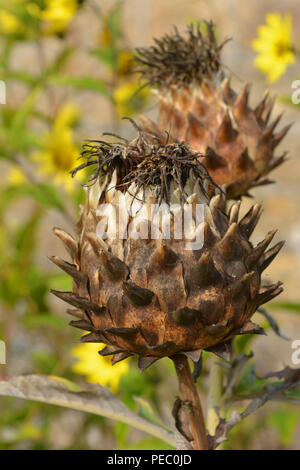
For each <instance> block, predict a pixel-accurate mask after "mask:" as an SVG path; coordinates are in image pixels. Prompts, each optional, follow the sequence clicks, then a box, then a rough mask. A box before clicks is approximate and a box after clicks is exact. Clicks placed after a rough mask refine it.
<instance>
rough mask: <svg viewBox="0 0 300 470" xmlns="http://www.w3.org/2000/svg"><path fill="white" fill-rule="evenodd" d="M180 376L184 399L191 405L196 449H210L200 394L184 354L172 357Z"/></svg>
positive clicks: (192, 430) (191, 420)
mask: <svg viewBox="0 0 300 470" xmlns="http://www.w3.org/2000/svg"><path fill="white" fill-rule="evenodd" d="M172 360H173V362H174V365H175V370H176V374H177V378H178V383H179V389H180V392H181V394H182V397H183V399H184V401H186V402H188V403H189V404H190V406H191V412H190V413H189V427H190V431H191V434H192V436H193V448H194V450H205V449H206V450H207V449H209V445H208V438H207V434H206V429H205V423H204V416H203V412H202V407H201V403H200V399H199V395H198V392H197V389H196V386H195V382H194V380H193V377H192V374H191V370H190V366H189V363H188V359H187V358H186V357H185V356H183V355H178V356H174V357H172Z"/></svg>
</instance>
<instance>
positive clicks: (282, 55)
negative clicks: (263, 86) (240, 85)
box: [251, 13, 295, 82]
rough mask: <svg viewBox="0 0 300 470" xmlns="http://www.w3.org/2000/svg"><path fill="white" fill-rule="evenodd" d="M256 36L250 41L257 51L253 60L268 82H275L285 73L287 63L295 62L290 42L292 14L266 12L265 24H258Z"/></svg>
mask: <svg viewBox="0 0 300 470" xmlns="http://www.w3.org/2000/svg"><path fill="white" fill-rule="evenodd" d="M257 33H258V37H257V38H256V39H254V40H253V41H252V43H251V45H252V48H253V49H254V50H255V51H256V52H258V53H259V55H258V56H257V57H256V58H255V60H254V65H255V67H257V68H259V69H260V70H261V71H262V72H263V73H264V74H266V75H267V79H268V81H270V82H275V81H277V80H279V78H280V77H281V76H282V75H283V74H284V73H285V71H286V68H287V67H288V65H291V64H293V63H294V62H295V55H294V53H293V44H292V16H291V15H289V14H286V15H284V16H281V15H280V13H268V14H267V15H266V24H265V25H261V26H259V28H258V30H257Z"/></svg>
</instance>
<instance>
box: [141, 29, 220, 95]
mask: <svg viewBox="0 0 300 470" xmlns="http://www.w3.org/2000/svg"><path fill="white" fill-rule="evenodd" d="M226 42H227V41H224V42H222V43H220V44H218V42H217V39H216V36H215V26H214V24H213V23H212V22H211V21H210V22H207V21H202V22H200V23H198V24H197V25H196V26H195V25H192V24H191V25H189V26H188V27H187V30H186V34H185V35H182V34H180V33H179V31H178V29H177V28H176V27H174V31H173V33H172V34H165V35H164V36H163V37H162V38H160V39H154V43H155V44H154V45H153V46H150V47H148V48H147V47H143V48H138V49H137V50H136V60H137V62H138V63H139V64H140V69H139V72H140V73H141V74H142V76H143V78H144V79H145V80H146V81H147V82H148V83H149V84H150V85H152V86H158V87H168V86H172V85H175V86H176V87H178V86H180V85H188V84H190V83H191V82H193V81H195V82H197V83H201V82H203V81H206V80H212V79H213V77H214V75H215V74H217V73H218V72H220V71H221V70H222V64H221V58H220V54H221V50H222V48H223V46H224V44H225V43H226Z"/></svg>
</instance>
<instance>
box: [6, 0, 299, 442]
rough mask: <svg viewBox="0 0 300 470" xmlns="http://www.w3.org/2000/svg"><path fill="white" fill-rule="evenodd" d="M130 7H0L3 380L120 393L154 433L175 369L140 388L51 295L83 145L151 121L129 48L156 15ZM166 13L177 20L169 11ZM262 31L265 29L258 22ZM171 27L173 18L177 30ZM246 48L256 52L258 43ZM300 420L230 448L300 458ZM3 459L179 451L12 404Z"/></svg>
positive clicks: (271, 417) (150, 375)
mask: <svg viewBox="0 0 300 470" xmlns="http://www.w3.org/2000/svg"><path fill="white" fill-rule="evenodd" d="M125 3H126V2H122V1H119V2H115V1H109V2H107V1H106V2H101V1H92V0H81V1H79V0H78V1H77V0H28V1H26V0H0V33H1V38H0V79H1V80H3V81H4V82H5V84H6V92H7V102H6V104H5V105H0V106H1V114H0V166H1V172H2V178H1V183H0V219H1V224H0V259H1V270H0V339H2V338H3V339H4V340H5V342H6V345H7V364H6V365H0V373H1V375H3V376H9V375H16V374H20V373H37V374H51V375H60V376H63V377H66V378H69V379H71V380H75V381H77V382H80V381H81V380H84V377H85V378H86V380H88V381H90V382H96V383H97V382H98V383H100V384H102V385H105V386H108V387H110V388H111V390H112V391H113V392H114V393H117V394H118V396H119V397H120V398H121V399H122V400H123V401H124V402H125V403H126V404H127V406H129V407H130V408H131V409H133V410H135V411H138V412H139V413H140V414H141V415H142V416H144V417H146V418H147V419H149V420H150V421H153V422H158V421H157V420H159V418H158V416H160V417H161V418H162V419H163V421H164V422H166V423H169V424H170V419H171V418H170V403H172V402H173V400H174V396H175V395H176V394H177V393H178V392H177V385H176V378H175V376H174V372H173V368H172V365H171V363H169V362H170V361H167V360H162V361H159V363H158V365H156V364H155V365H154V366H152V367H151V368H150V369H148V370H147V371H146V372H144V373H143V374H140V372H139V371H138V369H137V367H136V363H135V360H134V359H133V360H130V361H129V360H127V361H124V362H123V363H121V364H118V365H117V366H114V367H111V365H110V363H109V362H108V360H107V359H106V358H101V357H100V356H98V355H97V352H96V351H95V348H96V349H97V348H98V346H95V345H89V344H85V345H79V346H78V345H77V346H75V347H74V345H75V344H76V342H78V339H79V333H77V332H76V331H75V332H74V331H73V329H72V328H69V327H68V326H67V319H66V316H65V315H64V306H63V305H62V304H61V303H60V302H59V301H55V299H52V298H51V297H50V295H49V290H50V289H51V288H54V289H63V290H67V289H69V288H70V279H69V278H68V276H67V275H64V274H60V273H58V271H57V269H55V268H53V267H52V266H51V265H50V262H48V261H47V259H46V255H51V254H53V252H56V253H57V252H58V250H59V249H60V247H59V248H58V244H57V245H56V241H55V240H53V238H54V237H52V233H51V228H52V226H53V225H60V226H62V227H63V228H65V229H68V228H70V230H72V226H74V221H76V218H77V215H78V210H79V204H80V203H81V202H82V201H83V200H84V190H83V188H82V186H81V183H82V181H83V180H85V178H86V175H84V174H82V175H81V177H82V180H79V179H78V178H77V177H76V179H72V178H71V176H70V171H71V170H72V169H73V168H74V166H75V162H76V159H77V158H78V155H79V149H80V146H81V143H82V141H83V139H85V138H98V137H97V136H100V135H101V133H102V132H104V131H111V132H119V131H120V129H121V130H123V127H120V126H122V124H120V118H121V117H124V116H133V117H134V116H136V115H137V114H138V113H139V112H140V111H142V110H143V111H146V112H147V111H149V110H150V111H149V112H150V113H151V109H152V108H151V106H152V104H153V100H151V98H150V92H149V89H148V88H147V87H146V86H145V84H144V83H141V82H140V81H139V80H138V79H137V77H136V76H135V74H134V73H133V70H134V59H133V53H132V49H133V47H134V46H139V45H140V44H134V43H130V41H129V40H128V33H130V29H131V23H130V20H131V21H132V22H133V21H140V28H143V27H145V21H146V20H147V14H149V4H151V3H153V4H154V3H155V2H152V0H151V1H150V0H149V2H148V4H147V5H146V3H145V2H140V6H138V3H137V2H135V3H134V2H131V3H132V5H131V6H130V8H129V9H128V10H127V13H126V15H125V14H124V11H123V10H124V5H125ZM203 3H210V2H196V1H192V0H190V1H187V2H181V7H182V8H183V4H188V5H189V7H190V9H189V11H188V12H186V14H185V15H184V16H185V17H184V18H182V17H181V18H179V16H178V15H179V13H178V15H177V16H178V21H179V20H180V21H184V23H185V22H187V21H191V20H193V21H194V20H195V21H196V20H198V19H199V18H201V17H202V13H201V8H200V4H201V5H202V4H203ZM287 3H288V2H287ZM177 4H180V2H178V1H177V2H176V5H177ZM227 4H228V2H224V14H226V8H225V6H226V5H227ZM141 5H142V6H141ZM168 5H169V9H170V8H171V5H172V3H169V4H168ZM135 7H136V9H137V11H136V12H134V11H133V10H134V8H135ZM156 7H157V6H156ZM157 8H158V7H157ZM164 8H165V7H164V6H162V7H161V15H162V17H164V16H165V9H164ZM158 9H159V8H158ZM128 11H129V14H128ZM130 13H131V14H132V18H130ZM208 13H209V11H208ZM139 14H140V15H144V16H139ZM261 19H263V16H262V15H260V16H259V19H257V22H259V21H261ZM173 20H174V21H175V20H176V17H175V14H174V12H172V15H171V19H170V20H168V21H169V23H170V21H173ZM90 22H91V23H92V30H93V34H92V35H90V34H88V33H89V31H88V30H89V26H90ZM258 24H259V23H257V26H258ZM163 27H164V28H165V27H166V23H163V26H161V28H163ZM158 29H159V28H158ZM161 32H165V31H164V30H163V29H161V30H160V31H159V33H161ZM145 34H146V29H145ZM129 35H130V34H129ZM86 36H88V39H86ZM275 36H276V35H275ZM150 39H151V38H147V40H150ZM252 39H253V38H252ZM264 40H265V38H264ZM256 46H257V47H258V49H259V48H260V46H259V44H258V43H256ZM247 47H248V48H249V49H251V41H250V40H249V41H248V43H247ZM257 47H256V49H257ZM258 49H257V50H258ZM264 51H265V49H264ZM288 63H289V64H290V63H292V60H291V56H289V61H287V64H286V65H288ZM259 64H261V62H259V63H258V65H259ZM282 70H283V71H282V74H283V73H284V71H285V70H284V68H283V69H282ZM262 71H263V73H266V70H265V69H264V70H262ZM278 74H279V72H278ZM279 75H280V74H279ZM279 75H278V77H277V78H278V79H279ZM298 78H299V77H298ZM286 101H288V98H286ZM99 116H100V120H99ZM273 218H274V214H273ZM276 279H277V278H276ZM276 307H277V310H279V309H280V311H281V310H283V311H291V312H293V315H295V316H298V315H299V312H300V305H299V304H298V303H297V299H291V298H287V299H285V300H284V301H283V302H282V303H281V304H279V303H278V304H276V305H274V306H273V307H272V306H271V307H270V308H271V310H272V309H274V311H275V308H276ZM283 325H284V322H283ZM264 326H266V328H267V329H269V326H268V324H266V325H264ZM272 334H273V335H274V333H271V336H272ZM252 341H253V340H252V338H250V337H249V336H247V335H245V336H244V337H243V338H242V339H240V340H237V344H236V351H237V353H239V352H242V351H243V352H246V353H247V352H249V351H250V350H252V349H254V351H255V341H256V340H255V341H254V342H253V344H252ZM280 341H282V342H283V340H280ZM280 344H282V343H280ZM94 346H95V347H94ZM258 352H259V348H258ZM210 364H211V358H210V357H209V355H208V354H207V355H205V357H204V361H203V373H202V380H201V381H200V382H201V383H200V384H199V389H200V392H203V391H204V390H205V387H206V384H207V381H208V376H209V369H210ZM243 374H244V376H243V377H242V381H241V387H243V384H244V387H245V389H247V390H248V392H250V391H251V390H252V391H257V387H258V386H259V384H258V383H257V380H256V378H255V377H256V376H255V374H254V369H253V367H252V366H250V367H247V368H246V370H245V371H244V372H243ZM250 389H251V390H250ZM240 392H241V393H242V392H243V388H241V390H240ZM203 400H204V402H205V396H204V398H203ZM299 419H300V414H299V409H297V408H296V407H293V405H292V404H288V405H287V404H283V403H279V404H272V405H268V406H267V407H266V408H265V409H264V410H263V411H260V412H258V413H257V414H255V415H253V416H251V417H250V418H249V419H248V420H245V422H244V421H243V422H242V423H241V424H240V425H238V426H237V427H236V428H235V429H234V430H233V431H232V433H231V435H230V438H229V441H228V442H227V443H226V444H225V445H224V446H225V448H235V449H237V448H243V449H248V448H255V447H256V448H257V447H258V448H259V447H262V448H266V447H268V446H270V447H271V448H287V447H294V448H297V444H296V443H295V435H298V439H299V432H300V431H299ZM297 432H298V434H297ZM262 439H263V440H264V441H263V442H262ZM298 444H299V443H298ZM298 447H299V446H298ZM0 448H1V449H20V448H26V449H52V448H62V449H95V448H103V449H104V448H118V449H168V448H169V447H168V445H167V444H165V443H164V442H162V441H159V440H158V439H155V438H153V437H148V436H146V435H144V434H143V433H141V432H140V431H136V430H134V429H129V427H128V426H127V425H125V424H121V423H111V422H109V421H108V420H106V419H104V418H101V417H97V416H92V415H86V414H83V413H81V412H75V411H71V410H64V409H59V408H57V407H54V406H46V405H43V404H38V403H32V402H23V401H18V400H14V399H9V398H6V399H1V400H0Z"/></svg>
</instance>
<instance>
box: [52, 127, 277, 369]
mask: <svg viewBox="0 0 300 470" xmlns="http://www.w3.org/2000/svg"><path fill="white" fill-rule="evenodd" d="M87 145H88V147H86V146H84V149H83V156H84V157H86V162H85V163H84V164H83V165H81V167H83V166H84V165H93V164H95V165H96V173H95V174H94V176H93V177H92V181H91V183H93V184H92V185H91V186H90V187H89V188H88V189H87V201H86V203H85V205H84V206H83V208H82V213H81V217H80V221H79V223H78V225H77V232H78V238H77V240H75V239H74V238H73V237H72V236H71V235H69V234H67V233H66V232H64V231H62V230H61V229H55V230H54V231H55V234H56V235H57V236H58V237H59V238H60V239H61V240H62V242H63V243H64V245H65V246H66V248H67V250H68V252H69V253H70V255H71V258H72V262H71V263H69V262H67V261H63V260H61V259H59V258H57V257H52V260H53V262H54V263H55V264H56V265H58V266H59V267H60V268H62V269H63V270H64V271H66V272H67V273H68V274H70V275H71V276H72V278H73V280H74V283H73V292H58V291H54V294H55V295H57V296H58V297H59V298H61V299H62V300H64V301H66V302H67V303H69V304H70V305H72V306H73V309H70V310H68V312H69V313H70V314H71V315H73V316H75V317H77V320H76V321H72V322H71V324H72V325H73V326H75V327H78V328H81V329H83V330H86V331H88V332H89V333H88V334H87V335H85V336H84V337H83V338H82V341H83V342H96V343H97V342H99V343H105V344H106V345H107V347H106V348H104V349H103V350H102V351H101V352H100V354H102V355H104V356H105V355H112V356H113V359H112V362H113V363H116V362H118V361H120V360H122V359H124V358H126V357H128V356H131V355H133V354H136V355H138V357H139V366H140V368H141V369H144V368H146V367H148V366H149V365H150V364H152V363H153V362H155V361H156V360H158V359H159V358H161V357H165V356H169V357H170V356H173V355H176V354H186V355H187V356H188V357H191V358H192V359H193V360H195V361H196V360H198V359H199V354H200V352H201V350H203V349H206V350H209V351H214V352H215V353H216V354H220V355H223V354H224V353H226V351H227V348H228V344H229V343H230V340H231V339H232V338H233V337H234V336H235V335H238V334H244V333H261V332H262V330H261V328H259V327H258V326H257V325H254V324H253V323H252V322H251V321H250V319H251V317H252V315H253V314H254V313H255V311H256V309H257V307H258V306H259V305H261V304H262V303H264V302H266V301H268V300H270V299H271V298H273V297H275V296H276V295H278V294H279V293H280V292H281V290H282V288H281V284H280V283H277V284H274V285H268V286H265V287H262V286H261V273H262V271H263V270H264V269H266V267H267V266H268V265H269V263H270V262H271V261H272V260H273V258H274V257H275V256H276V255H277V253H278V251H279V250H280V248H281V246H282V243H278V244H277V245H275V246H274V247H273V248H271V249H269V250H268V249H267V248H268V246H269V244H270V243H271V240H272V238H273V237H274V233H275V232H270V233H269V234H268V235H267V237H266V238H265V240H263V241H262V242H261V243H259V244H258V245H257V246H256V247H255V248H254V247H253V246H252V244H251V242H250V241H249V237H250V235H251V233H252V232H253V230H254V228H255V226H256V223H257V221H258V219H259V216H260V209H261V208H260V206H259V205H255V206H254V207H252V208H251V209H250V210H249V212H248V213H247V214H246V215H245V216H244V217H242V218H241V219H239V206H240V204H239V203H237V204H235V205H233V206H232V207H231V209H230V211H229V212H227V211H226V209H225V201H224V198H223V194H222V191H221V190H220V188H219V187H217V186H216V185H215V184H214V183H213V181H212V180H211V178H210V176H209V174H208V173H207V171H206V170H205V169H204V168H203V167H202V165H201V163H200V162H199V161H198V160H197V158H195V157H197V156H198V155H197V154H196V153H195V151H193V150H192V149H191V148H190V147H189V146H188V145H187V144H185V143H180V144H178V143H173V144H172V143H168V140H167V137H166V141H165V143H164V144H162V143H161V142H157V141H156V140H155V139H153V136H151V135H148V134H145V133H143V132H141V131H139V135H138V137H137V138H136V139H134V140H133V141H130V142H129V141H126V140H122V141H119V142H117V143H104V142H93V143H89V144H87ZM154 203H159V207H160V208H161V206H162V205H164V210H163V211H162V212H158V213H157V212H154V213H153V211H152V208H153V204H154ZM172 204H174V205H175V208H174V207H173V206H172ZM107 205H108V206H109V212H105V211H106V209H107ZM198 206H200V207H202V208H203V212H202V213H201V214H202V217H200V219H199V217H198ZM104 208H105V210H104ZM155 210H156V209H155ZM141 214H142V216H141ZM156 214H158V218H155V215H156ZM180 215H181V218H180ZM178 216H179V218H178V219H177V217H178ZM112 220H114V221H117V222H118V223H117V228H116V230H109V223H110V222H111V221H112ZM178 220H179V223H178ZM166 222H168V223H169V226H170V227H171V230H170V231H169V232H168V231H167V230H165V225H164V224H165V223H166ZM183 222H184V223H183ZM186 223H187V230H185V228H186V227H185V224H186ZM182 225H184V230H181V231H180V230H179V233H180V236H178V231H176V230H177V229H178V228H181V229H182ZM145 228H146V230H144V229H145ZM100 229H101V230H100ZM152 229H153V230H152ZM175 229H176V230H175ZM198 235H200V238H199V240H200V243H196V244H195V240H196V241H198V239H197V236H198ZM201 235H203V236H202V238H201Z"/></svg>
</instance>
